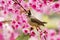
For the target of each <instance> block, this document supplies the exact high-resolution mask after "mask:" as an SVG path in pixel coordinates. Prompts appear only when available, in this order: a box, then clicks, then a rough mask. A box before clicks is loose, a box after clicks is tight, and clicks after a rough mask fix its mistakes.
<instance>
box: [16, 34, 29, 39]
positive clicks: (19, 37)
mask: <svg viewBox="0 0 60 40" xmlns="http://www.w3.org/2000/svg"><path fill="white" fill-rule="evenodd" d="M28 39H29V35H24V34H21V35H20V36H18V37H17V38H16V40H28Z"/></svg>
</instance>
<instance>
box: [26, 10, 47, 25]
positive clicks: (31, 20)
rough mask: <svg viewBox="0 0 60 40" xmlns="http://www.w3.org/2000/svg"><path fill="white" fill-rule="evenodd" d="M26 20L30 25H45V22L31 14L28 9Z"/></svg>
mask: <svg viewBox="0 0 60 40" xmlns="http://www.w3.org/2000/svg"><path fill="white" fill-rule="evenodd" d="M27 16H28V22H29V24H30V25H32V26H45V25H44V24H46V23H47V22H42V21H40V20H39V19H37V18H36V17H34V16H32V14H31V11H30V10H29V12H28V15H27Z"/></svg>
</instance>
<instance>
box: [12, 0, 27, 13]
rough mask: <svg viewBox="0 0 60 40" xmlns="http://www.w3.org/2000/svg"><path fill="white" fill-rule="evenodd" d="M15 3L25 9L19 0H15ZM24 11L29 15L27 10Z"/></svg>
mask: <svg viewBox="0 0 60 40" xmlns="http://www.w3.org/2000/svg"><path fill="white" fill-rule="evenodd" d="M13 1H14V2H15V3H17V4H18V5H19V6H21V7H22V8H23V9H24V7H23V6H22V5H21V4H20V3H19V2H18V1H17V0H13ZM24 11H25V12H26V13H27V11H26V10H25V9H24Z"/></svg>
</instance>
